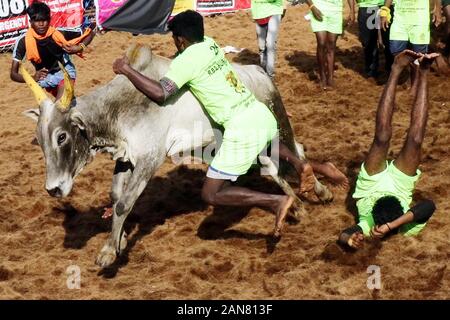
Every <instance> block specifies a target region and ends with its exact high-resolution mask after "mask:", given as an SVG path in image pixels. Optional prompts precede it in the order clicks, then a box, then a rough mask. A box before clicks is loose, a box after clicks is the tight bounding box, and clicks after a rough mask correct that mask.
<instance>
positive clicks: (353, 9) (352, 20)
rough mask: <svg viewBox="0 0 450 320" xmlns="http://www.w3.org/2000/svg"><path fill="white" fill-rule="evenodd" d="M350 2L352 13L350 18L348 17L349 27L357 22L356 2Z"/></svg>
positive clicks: (349, 0)
mask: <svg viewBox="0 0 450 320" xmlns="http://www.w3.org/2000/svg"><path fill="white" fill-rule="evenodd" d="M347 2H348V7H349V8H350V13H349V17H348V25H353V24H354V23H355V21H356V18H355V4H356V3H355V2H356V1H355V0H347Z"/></svg>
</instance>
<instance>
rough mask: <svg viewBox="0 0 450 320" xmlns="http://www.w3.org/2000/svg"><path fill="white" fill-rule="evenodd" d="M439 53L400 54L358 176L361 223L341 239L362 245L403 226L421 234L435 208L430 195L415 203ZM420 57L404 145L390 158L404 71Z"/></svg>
mask: <svg viewBox="0 0 450 320" xmlns="http://www.w3.org/2000/svg"><path fill="white" fill-rule="evenodd" d="M438 56H439V55H438V54H435V53H433V54H422V53H416V52H414V51H410V50H405V51H403V52H402V53H400V54H398V55H397V56H396V57H395V60H394V64H393V67H392V71H391V74H390V77H389V80H388V82H387V84H386V86H385V88H384V91H383V94H382V96H381V99H380V103H379V105H378V111H377V117H376V128H375V137H374V139H373V143H372V146H371V147H370V149H369V154H368V155H367V158H366V160H365V161H364V162H363V164H362V165H361V171H360V173H359V175H358V179H357V181H356V189H355V193H354V194H353V198H355V199H358V200H357V202H356V206H357V208H358V214H359V223H358V224H357V225H355V226H353V227H350V228H348V229H346V230H344V231H343V232H342V233H341V235H340V237H339V242H340V243H342V244H345V245H348V246H350V247H352V248H355V249H357V248H361V247H362V245H363V242H364V237H373V238H383V237H385V236H386V235H390V234H394V233H398V232H400V233H401V234H403V235H405V236H414V235H417V234H418V233H419V232H420V231H421V230H422V229H423V228H424V227H425V224H426V222H427V221H428V219H429V218H430V217H431V216H432V214H433V213H434V211H435V209H436V208H435V205H434V203H433V201H431V200H425V201H422V202H419V203H418V204H417V205H415V206H413V207H410V204H411V201H412V195H413V191H414V188H415V184H416V182H417V180H418V179H419V176H420V174H421V172H420V170H419V169H418V166H419V163H420V156H421V148H422V142H423V139H424V135H425V127H426V123H427V118H428V83H427V76H428V72H429V69H430V66H431V64H432V63H433V61H434V60H435V59H436V57H438ZM415 60H416V61H418V62H419V73H418V91H417V95H416V97H415V100H414V103H413V107H412V111H411V122H410V126H409V129H408V133H407V136H406V140H405V143H404V145H403V148H402V149H401V151H400V154H399V155H398V157H397V159H395V160H394V161H391V162H388V161H387V154H388V150H389V144H390V141H391V136H392V115H393V111H394V104H395V93H396V88H397V84H398V81H399V78H400V74H401V72H402V70H403V69H404V68H406V67H407V66H409V65H410V63H412V62H413V61H415Z"/></svg>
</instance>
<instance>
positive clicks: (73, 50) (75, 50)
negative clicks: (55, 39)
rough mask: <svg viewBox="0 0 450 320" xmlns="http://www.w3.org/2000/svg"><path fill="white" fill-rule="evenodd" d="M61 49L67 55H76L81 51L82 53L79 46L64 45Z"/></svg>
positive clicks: (81, 48)
mask: <svg viewBox="0 0 450 320" xmlns="http://www.w3.org/2000/svg"><path fill="white" fill-rule="evenodd" d="M62 47H63V49H64V51H66V52H67V53H69V54H76V53H80V52H81V51H83V47H82V46H80V45H78V44H77V45H69V46H68V45H65V44H63V46H62Z"/></svg>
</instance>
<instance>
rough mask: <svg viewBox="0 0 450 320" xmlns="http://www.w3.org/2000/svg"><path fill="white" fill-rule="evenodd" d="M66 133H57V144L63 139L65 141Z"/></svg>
mask: <svg viewBox="0 0 450 320" xmlns="http://www.w3.org/2000/svg"><path fill="white" fill-rule="evenodd" d="M66 137H67V135H66V134H65V133H64V132H63V133H61V134H60V135H58V146H60V145H62V144H63V142H64V141H66Z"/></svg>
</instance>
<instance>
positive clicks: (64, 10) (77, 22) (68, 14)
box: [29, 0, 84, 29]
mask: <svg viewBox="0 0 450 320" xmlns="http://www.w3.org/2000/svg"><path fill="white" fill-rule="evenodd" d="M41 1H42V0H41ZM29 2H30V3H32V1H29ZM42 2H45V3H46V4H47V5H48V6H49V7H50V10H51V12H52V20H51V21H50V24H51V25H52V26H54V27H56V28H59V29H76V28H79V27H81V24H82V23H83V14H84V8H83V0H43V1H42Z"/></svg>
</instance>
